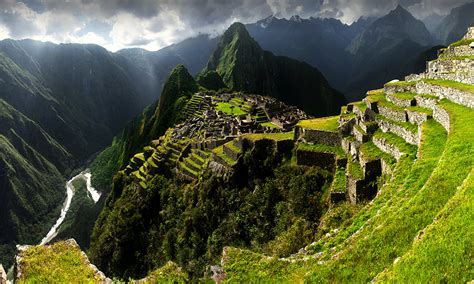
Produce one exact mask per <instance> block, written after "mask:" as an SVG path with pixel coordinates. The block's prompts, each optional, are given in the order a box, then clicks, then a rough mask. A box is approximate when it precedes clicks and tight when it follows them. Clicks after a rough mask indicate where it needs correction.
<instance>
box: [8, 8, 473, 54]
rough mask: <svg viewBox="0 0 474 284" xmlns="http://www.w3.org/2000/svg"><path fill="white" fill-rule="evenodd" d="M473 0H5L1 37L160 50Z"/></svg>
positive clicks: (424, 10) (417, 12)
mask: <svg viewBox="0 0 474 284" xmlns="http://www.w3.org/2000/svg"><path fill="white" fill-rule="evenodd" d="M469 1H470V0H450V1H445V0H384V1H381V0H227V1H226V0H199V1H191V0H134V1H132V0H102V1H92V0H65V1H57V0H23V1H14V0H2V1H0V39H5V38H14V39H23V38H32V39H36V40H41V41H51V42H53V43H74V42H76V43H93V44H99V45H101V46H103V47H105V48H107V49H108V50H111V51H117V50H119V49H123V48H130V47H141V48H145V49H148V50H158V49H160V48H163V47H165V46H168V45H170V44H173V43H176V42H179V41H181V40H183V39H186V38H188V37H192V36H196V35H198V34H201V33H207V34H211V35H213V36H215V35H218V34H220V33H222V31H223V30H225V29H226V28H227V27H228V26H229V25H230V24H232V22H236V21H240V22H243V23H252V22H255V21H258V20H260V19H263V18H265V17H268V16H270V15H276V16H278V17H285V18H289V17H291V16H293V15H300V16H301V17H303V18H309V17H333V18H337V19H340V20H341V21H342V22H344V23H348V24H350V23H352V22H353V21H356V20H357V19H359V17H361V16H381V15H384V14H386V13H387V12H388V11H390V10H392V9H393V8H394V7H395V6H396V5H397V4H402V5H404V6H405V7H406V8H407V9H409V10H410V12H412V13H413V14H414V15H415V16H417V17H418V18H423V17H426V16H428V15H430V14H431V13H433V12H436V13H438V14H447V13H448V12H449V10H450V9H451V8H453V7H456V6H459V5H461V4H463V3H466V2H469Z"/></svg>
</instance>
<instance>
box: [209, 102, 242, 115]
mask: <svg viewBox="0 0 474 284" xmlns="http://www.w3.org/2000/svg"><path fill="white" fill-rule="evenodd" d="M216 110H217V111H222V112H223V113H225V114H228V115H235V116H239V115H243V114H247V112H245V111H243V110H242V109H241V108H239V107H238V106H235V105H233V104H230V103H218V104H217V106H216Z"/></svg>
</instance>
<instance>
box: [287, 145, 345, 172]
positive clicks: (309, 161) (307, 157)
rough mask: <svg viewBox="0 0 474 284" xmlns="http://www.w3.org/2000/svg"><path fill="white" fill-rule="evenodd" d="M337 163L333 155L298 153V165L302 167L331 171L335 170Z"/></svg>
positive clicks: (300, 151) (312, 152) (299, 151)
mask: <svg viewBox="0 0 474 284" xmlns="http://www.w3.org/2000/svg"><path fill="white" fill-rule="evenodd" d="M335 163H336V155H335V154H333V153H322V152H314V151H304V150H297V151H296V164H297V165H300V166H316V167H320V168H323V169H328V170H330V169H333V168H334V165H335Z"/></svg>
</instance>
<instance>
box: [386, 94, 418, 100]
mask: <svg viewBox="0 0 474 284" xmlns="http://www.w3.org/2000/svg"><path fill="white" fill-rule="evenodd" d="M415 95H416V94H415V93H394V94H390V95H389V96H391V97H395V98H399V99H402V100H413V99H414V98H415Z"/></svg>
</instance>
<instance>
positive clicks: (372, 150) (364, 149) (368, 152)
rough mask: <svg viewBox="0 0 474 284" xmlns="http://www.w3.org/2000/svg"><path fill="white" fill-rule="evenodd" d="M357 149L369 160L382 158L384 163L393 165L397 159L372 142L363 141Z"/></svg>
mask: <svg viewBox="0 0 474 284" xmlns="http://www.w3.org/2000/svg"><path fill="white" fill-rule="evenodd" d="M359 151H360V152H361V153H362V154H363V155H364V157H365V158H366V159H368V160H369V161H373V160H377V159H383V160H384V161H385V162H386V163H388V164H390V165H395V164H396V163H397V160H395V158H394V157H392V156H391V155H389V154H387V153H385V152H384V151H382V150H380V149H379V148H378V147H377V146H375V144H374V143H372V142H367V143H364V144H362V145H361V146H360V148H359Z"/></svg>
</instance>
